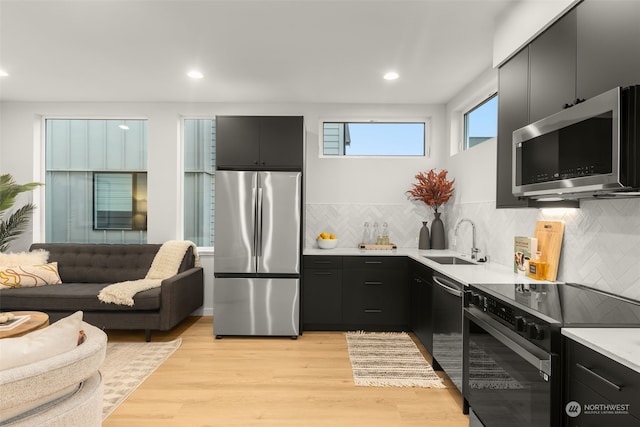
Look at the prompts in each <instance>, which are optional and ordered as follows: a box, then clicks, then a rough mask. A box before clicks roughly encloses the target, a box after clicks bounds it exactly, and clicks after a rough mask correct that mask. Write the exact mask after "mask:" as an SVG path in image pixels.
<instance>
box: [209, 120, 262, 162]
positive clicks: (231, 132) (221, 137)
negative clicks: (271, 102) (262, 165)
mask: <svg viewBox="0 0 640 427" xmlns="http://www.w3.org/2000/svg"><path fill="white" fill-rule="evenodd" d="M259 135H260V123H259V121H258V119H257V118H256V117H245V116H218V117H216V166H217V167H218V168H220V167H228V168H246V167H255V166H257V165H258V160H259V158H258V156H259V153H260V152H259V143H260V138H259Z"/></svg>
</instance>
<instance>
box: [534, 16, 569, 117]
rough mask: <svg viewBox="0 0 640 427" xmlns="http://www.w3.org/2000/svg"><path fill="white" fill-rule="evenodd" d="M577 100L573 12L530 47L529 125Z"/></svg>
mask: <svg viewBox="0 0 640 427" xmlns="http://www.w3.org/2000/svg"><path fill="white" fill-rule="evenodd" d="M575 100H576V10H575V9H573V10H571V11H570V12H568V13H567V14H566V15H564V16H563V17H562V18H561V19H559V20H558V21H557V22H556V23H554V24H553V25H552V26H551V27H549V28H548V29H547V30H546V31H545V32H544V33H542V34H541V35H540V36H538V37H537V38H536V39H535V40H533V41H532V42H531V44H530V45H529V123H532V122H535V121H537V120H540V119H542V118H544V117H547V116H550V115H551V114H554V113H557V112H558V111H560V110H562V109H563V108H564V105H565V104H573V103H575Z"/></svg>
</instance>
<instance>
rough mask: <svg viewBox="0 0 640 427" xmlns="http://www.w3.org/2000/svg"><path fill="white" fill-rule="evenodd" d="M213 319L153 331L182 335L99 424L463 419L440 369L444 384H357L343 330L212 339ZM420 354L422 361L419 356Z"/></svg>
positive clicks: (336, 424)
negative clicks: (431, 386) (443, 386)
mask: <svg viewBox="0 0 640 427" xmlns="http://www.w3.org/2000/svg"><path fill="white" fill-rule="evenodd" d="M212 322H213V320H212V318H211V317H193V318H190V319H189V320H187V321H185V322H183V324H182V325H180V326H179V327H178V328H176V329H174V330H173V331H171V332H167V333H156V332H154V335H153V337H152V340H153V341H169V340H172V339H175V338H177V337H178V336H181V337H182V345H181V346H180V348H179V349H178V350H177V351H176V352H175V353H174V354H173V355H172V356H171V357H170V358H169V359H168V360H167V361H166V362H165V363H164V364H162V366H160V367H159V368H158V369H157V370H156V371H155V372H154V373H153V374H152V375H151V376H150V377H149V378H148V379H147V380H146V381H145V382H144V383H143V384H142V385H141V386H140V387H139V388H138V389H137V390H136V391H135V392H134V393H133V394H132V395H131V396H129V398H128V399H127V400H126V401H125V402H124V403H123V404H122V405H120V407H118V408H117V409H116V410H115V412H113V413H112V414H111V415H110V416H109V417H108V418H107V419H106V420H105V422H104V424H103V426H104V427H125V426H126V427H131V426H136V427H146V426H149V427H152V426H153V427H162V426H172V427H173V426H185V427H192V426H193V427H195V426H243V427H244V426H274V427H275V426H278V427H281V426H284V427H289V426H304V427H316V426H317V427H341V426H345V427H346V426H348V427H359V426H366V427H372V426H385V427H393V426H398V427H409V426H429V427H440V426H446V427H457V426H467V425H468V423H469V421H468V417H467V416H466V415H463V414H462V410H461V397H460V393H458V392H457V390H456V389H455V388H454V386H453V385H452V384H451V382H450V381H449V380H448V379H447V378H446V376H444V374H442V375H443V376H444V377H445V379H446V384H447V387H448V388H446V389H427V388H413V387H411V388H397V387H388V388H385V387H356V386H355V385H354V384H353V378H352V376H351V366H350V364H349V356H348V354H347V344H346V340H345V338H344V333H342V332H305V333H304V334H303V335H302V336H301V337H299V338H298V339H297V340H292V339H290V338H223V339H220V340H217V339H215V337H214V336H213V332H212V331H213V323H212ZM107 334H108V336H109V340H111V341H144V333H143V332H139V331H138V332H123V331H107ZM413 338H414V341H416V339H415V337H413ZM418 347H419V348H420V349H421V351H423V352H425V350H424V348H422V346H421V345H418ZM427 360H429V361H430V360H431V358H430V357H429V356H428V355H427ZM439 374H441V373H439Z"/></svg>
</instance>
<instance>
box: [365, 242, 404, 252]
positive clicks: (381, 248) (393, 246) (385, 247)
mask: <svg viewBox="0 0 640 427" xmlns="http://www.w3.org/2000/svg"><path fill="white" fill-rule="evenodd" d="M358 249H365V250H368V251H385V250H387V251H388V250H391V249H398V246H396V244H395V243H389V244H388V245H375V244H369V243H367V244H365V243H359V244H358Z"/></svg>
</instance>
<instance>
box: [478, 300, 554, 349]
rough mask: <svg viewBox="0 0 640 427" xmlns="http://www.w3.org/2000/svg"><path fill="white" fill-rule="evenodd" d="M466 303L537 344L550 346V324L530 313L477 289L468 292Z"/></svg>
mask: <svg viewBox="0 0 640 427" xmlns="http://www.w3.org/2000/svg"><path fill="white" fill-rule="evenodd" d="M467 304H468V305H469V306H470V307H475V308H477V309H480V310H482V311H484V312H485V313H487V314H489V315H490V316H491V318H493V319H496V320H498V321H499V322H500V323H502V324H504V325H506V326H507V327H509V328H511V329H513V330H514V331H516V332H517V333H518V334H519V335H521V336H523V337H524V338H526V339H527V340H529V341H531V342H533V343H535V344H536V345H537V346H539V347H541V348H544V349H549V348H550V344H551V343H550V334H551V328H550V326H549V325H548V324H547V323H546V322H544V321H543V320H541V319H537V318H536V317H535V316H532V315H531V314H530V313H527V312H525V311H524V310H521V309H520V308H518V307H514V306H513V305H511V304H509V303H506V302H503V301H501V300H500V299H498V298H495V297H493V296H491V295H487V294H484V293H482V292H479V291H477V290H472V291H469V292H468V297H467Z"/></svg>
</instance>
